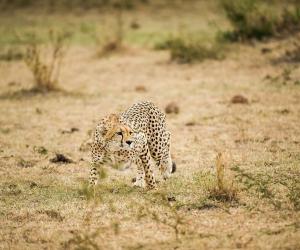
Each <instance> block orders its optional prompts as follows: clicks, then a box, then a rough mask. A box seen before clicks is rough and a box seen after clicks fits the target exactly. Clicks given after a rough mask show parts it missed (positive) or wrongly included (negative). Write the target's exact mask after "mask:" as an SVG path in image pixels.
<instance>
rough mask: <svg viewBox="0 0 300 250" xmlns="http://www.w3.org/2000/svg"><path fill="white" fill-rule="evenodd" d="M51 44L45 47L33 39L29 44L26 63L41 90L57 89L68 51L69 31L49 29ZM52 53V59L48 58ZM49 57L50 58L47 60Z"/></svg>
mask: <svg viewBox="0 0 300 250" xmlns="http://www.w3.org/2000/svg"><path fill="white" fill-rule="evenodd" d="M49 38H50V46H49V48H45V47H43V46H42V45H39V44H38V43H37V42H36V41H34V39H33V41H32V42H31V43H30V44H29V45H28V46H27V51H26V55H25V59H24V60H25V63H26V65H27V66H28V68H29V69H30V71H31V72H32V74H33V77H34V83H35V88H36V89H37V90H39V91H51V90H57V89H58V87H57V84H58V79H59V75H60V71H61V67H62V61H63V59H64V57H65V53H66V40H67V39H68V38H69V34H68V33H55V32H53V31H52V30H50V31H49ZM47 52H49V53H50V59H48V58H47V55H45V54H47ZM47 59H48V60H47Z"/></svg>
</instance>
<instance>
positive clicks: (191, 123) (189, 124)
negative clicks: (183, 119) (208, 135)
mask: <svg viewBox="0 0 300 250" xmlns="http://www.w3.org/2000/svg"><path fill="white" fill-rule="evenodd" d="M195 125H196V122H194V121H190V122H187V123H186V124H185V126H195Z"/></svg>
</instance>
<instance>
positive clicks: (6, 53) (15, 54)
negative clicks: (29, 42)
mask: <svg viewBox="0 0 300 250" xmlns="http://www.w3.org/2000/svg"><path fill="white" fill-rule="evenodd" d="M22 59H24V51H22V50H21V49H20V48H17V47H8V48H5V49H3V50H2V51H0V61H8V62H11V61H18V60H22Z"/></svg>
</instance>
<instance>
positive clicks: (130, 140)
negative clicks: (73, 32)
mask: <svg viewBox="0 0 300 250" xmlns="http://www.w3.org/2000/svg"><path fill="white" fill-rule="evenodd" d="M170 136H171V134H170V132H169V131H167V128H166V116H165V114H163V113H162V112H161V111H160V110H159V109H158V108H157V107H156V106H155V105H154V104H153V103H151V102H139V103H136V104H134V105H133V106H132V107H131V108H129V109H128V110H126V111H125V112H123V113H121V114H120V115H116V114H111V115H109V116H106V117H104V118H103V119H102V120H101V121H100V123H99V124H98V125H97V127H96V130H95V133H94V141H93V144H92V167H91V171H90V185H96V184H97V181H98V169H97V167H101V165H102V164H104V163H105V162H107V161H108V160H109V159H111V158H112V157H113V158H114V159H116V160H117V161H119V162H122V161H123V162H131V163H134V164H135V165H136V166H137V177H136V178H135V183H134V185H135V186H139V187H145V185H147V187H148V188H154V187H155V179H154V175H153V169H152V165H151V158H152V159H153V160H154V162H155V163H156V165H157V167H158V168H159V170H160V172H161V174H162V175H163V177H164V179H166V178H168V177H170V174H171V173H173V172H174V171H175V168H176V165H175V163H172V159H171V153H170Z"/></svg>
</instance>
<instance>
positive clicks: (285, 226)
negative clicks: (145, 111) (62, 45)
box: [0, 1, 300, 249]
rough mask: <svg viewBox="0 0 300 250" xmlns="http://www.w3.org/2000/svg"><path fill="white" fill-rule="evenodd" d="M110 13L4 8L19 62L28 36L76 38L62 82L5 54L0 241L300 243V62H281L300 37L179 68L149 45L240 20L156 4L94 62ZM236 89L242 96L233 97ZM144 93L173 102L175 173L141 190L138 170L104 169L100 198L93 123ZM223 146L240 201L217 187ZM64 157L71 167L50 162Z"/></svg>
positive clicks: (108, 31)
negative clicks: (48, 85)
mask: <svg viewBox="0 0 300 250" xmlns="http://www.w3.org/2000/svg"><path fill="white" fill-rule="evenodd" d="M29 2H30V1H29ZM42 5H43V4H42ZM115 19H116V18H115V11H114V10H113V9H111V8H107V9H103V8H98V7H97V8H96V7H94V6H93V5H91V6H89V7H86V8H78V7H76V6H74V7H72V8H70V6H66V7H64V8H62V7H59V8H57V9H56V8H53V9H49V8H46V7H45V6H44V7H41V6H40V5H39V6H34V7H26V6H25V7H24V8H17V9H15V8H6V9H3V10H2V11H1V14H0V55H4V57H2V58H6V57H5V55H7V51H9V50H11V51H20V53H21V56H20V57H22V53H24V49H25V48H26V46H27V43H28V42H30V39H31V34H32V33H34V34H36V36H37V38H38V40H39V42H40V43H41V44H47V43H48V40H47V39H48V38H47V34H48V32H49V29H53V30H63V31H66V32H69V33H71V34H72V37H71V40H70V42H69V43H68V48H69V49H68V51H67V55H66V58H65V60H64V63H63V67H62V70H61V77H60V78H59V86H60V88H61V89H62V91H54V92H49V93H46V94H45V93H36V92H32V91H31V89H32V87H33V86H34V81H33V76H32V74H31V72H30V71H29V70H28V68H27V67H26V65H25V63H24V62H23V60H22V59H18V57H17V58H15V57H13V58H12V59H9V60H6V59H5V60H4V59H3V60H0V76H1V77H0V248H1V249H217V248H219V249H237V248H242V249H299V248H300V244H299V242H300V231H299V227H300V221H299V209H300V200H299V198H300V185H299V177H300V126H299V124H300V92H299V91H300V90H299V87H300V85H299V80H300V70H299V61H298V62H297V61H293V62H291V61H289V60H285V59H286V56H287V55H288V54H289V53H290V51H293V49H294V48H295V42H297V41H298V40H299V34H297V33H296V34H294V35H291V36H286V37H284V38H281V39H268V40H266V41H263V42H257V41H250V42H248V43H244V44H241V43H234V44H230V45H228V49H226V50H227V51H226V52H227V53H226V57H225V58H223V59H222V60H205V61H204V62H201V63H194V64H177V63H175V62H171V61H170V55H169V52H168V51H157V50H154V49H153V47H155V45H156V44H157V43H159V42H161V41H164V40H165V39H167V38H169V37H171V36H185V35H187V34H189V36H192V37H195V38H196V39H198V40H199V41H201V42H203V43H204V44H210V43H212V42H213V41H214V38H215V36H216V35H217V34H218V33H220V32H221V31H224V30H228V29H231V28H232V27H231V25H230V23H229V21H228V20H227V18H226V16H225V14H224V12H223V11H222V10H221V9H220V7H219V5H218V3H217V2H215V1H187V2H185V1H184V2H183V1H181V2H180V1H176V3H175V5H171V6H170V4H167V3H165V2H162V1H155V2H151V3H150V4H140V5H138V6H137V7H135V8H132V9H128V10H125V11H124V13H123V20H124V24H123V26H124V41H123V43H124V48H123V49H122V50H121V51H119V52H118V53H113V54H112V55H109V56H105V57H99V51H100V50H101V48H102V46H103V44H105V42H106V41H109V39H110V38H111V37H113V36H114V29H115V26H116V20H115ZM133 23H137V24H138V28H132V27H134V26H136V25H132V24H133ZM0 58H1V56H0ZM17 59H18V60H17ZM140 86H143V87H144V88H145V90H144V91H138V90H139V89H140V88H137V87H140ZM235 95H243V96H244V97H246V98H247V99H248V104H233V103H232V102H231V98H232V97H233V96H235ZM139 100H150V101H153V102H154V103H156V104H157V105H158V106H159V107H160V108H161V109H164V108H165V107H166V105H167V104H168V103H170V102H175V103H176V104H177V105H178V106H179V108H180V112H179V113H178V114H169V115H167V122H168V127H169V129H170V131H171V132H172V153H173V155H174V158H175V161H176V162H177V165H178V170H177V172H176V174H175V175H174V176H173V177H172V178H171V179H170V180H168V181H166V182H160V184H159V186H158V188H157V189H156V190H153V191H145V190H140V189H137V188H133V187H131V178H132V177H133V176H134V173H135V170H134V168H129V169H121V170H118V169H113V168H110V167H106V168H105V169H106V172H107V177H106V178H105V179H103V180H102V182H101V184H100V185H99V186H98V187H97V190H96V195H95V198H94V197H93V196H91V193H89V192H88V191H87V189H86V183H87V177H88V172H89V160H90V159H89V151H88V150H87V147H86V142H87V141H88V140H89V139H90V131H91V130H92V129H93V128H94V127H95V125H96V123H97V121H98V120H99V119H100V118H101V117H102V116H104V115H105V114H107V113H111V112H116V111H121V110H124V109H126V108H128V107H129V106H130V105H131V104H133V103H134V102H136V101H139ZM72 128H76V129H78V131H76V129H75V130H74V129H73V132H71V131H72ZM218 152H223V153H224V154H225V155H226V157H227V160H226V165H227V169H226V178H229V176H230V179H231V180H233V181H234V186H235V188H236V189H237V190H238V192H237V199H235V200H232V201H224V200H220V199H217V198H216V197H214V196H212V195H211V193H210V191H209V190H210V188H211V187H213V186H215V185H216V181H215V177H216V170H215V164H216V163H215V158H216V155H217V153H218ZM56 153H62V154H64V155H66V156H67V157H69V158H70V159H72V160H73V163H70V164H56V163H52V162H50V159H52V158H53V157H54V156H55V154H56ZM227 175H228V177H227Z"/></svg>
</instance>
